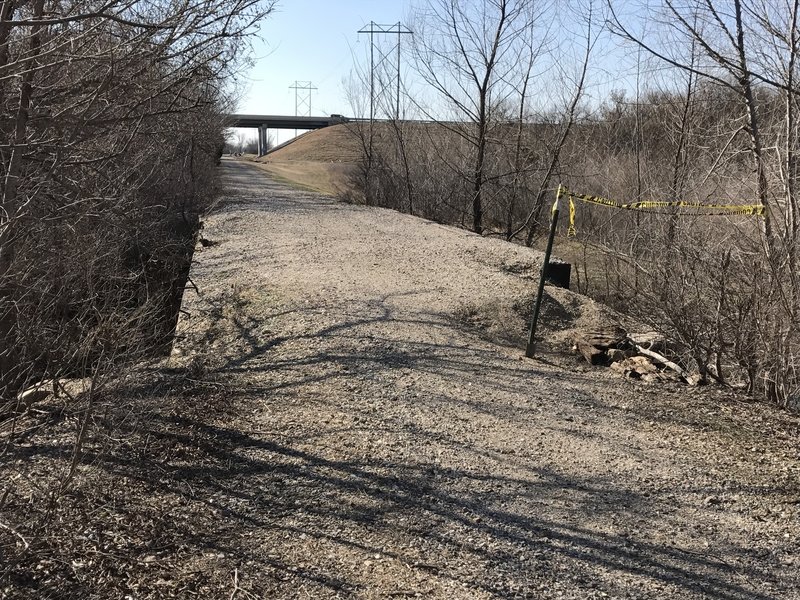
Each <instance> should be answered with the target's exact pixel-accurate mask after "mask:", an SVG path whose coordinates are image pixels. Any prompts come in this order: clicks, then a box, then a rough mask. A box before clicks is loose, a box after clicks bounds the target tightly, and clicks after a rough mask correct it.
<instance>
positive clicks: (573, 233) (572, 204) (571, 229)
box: [567, 196, 578, 237]
mask: <svg viewBox="0 0 800 600" xmlns="http://www.w3.org/2000/svg"><path fill="white" fill-rule="evenodd" d="M577 234H578V231H577V230H576V229H575V202H573V200H572V196H570V197H569V229H567V237H575V236H576V235H577Z"/></svg>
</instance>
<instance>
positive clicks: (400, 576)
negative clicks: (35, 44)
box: [164, 161, 800, 599]
mask: <svg viewBox="0 0 800 600" xmlns="http://www.w3.org/2000/svg"><path fill="white" fill-rule="evenodd" d="M222 168H223V169H224V171H225V177H226V183H227V192H226V195H225V197H224V198H223V202H222V204H221V206H220V208H219V209H218V210H217V211H216V212H215V213H214V214H213V215H212V216H211V217H210V218H208V219H207V221H206V224H205V229H204V231H203V235H204V237H205V238H206V240H207V242H211V243H210V244H208V245H207V247H202V248H201V247H198V252H197V254H196V255H195V264H194V265H193V270H192V281H193V282H194V284H195V285H196V286H197V288H198V289H199V291H200V293H199V295H198V294H194V293H187V296H188V297H187V299H186V301H185V306H184V308H185V309H186V311H187V313H188V315H189V316H188V317H186V318H183V319H182V321H181V324H180V333H181V340H180V342H179V344H178V346H177V348H176V350H175V352H174V355H173V358H172V359H171V360H172V361H173V363H174V365H182V366H183V368H186V369H192V372H194V373H196V378H197V379H198V380H204V379H208V380H212V379H213V381H219V382H221V383H220V385H222V386H224V389H225V390H226V392H225V395H226V401H227V402H228V403H229V410H227V411H225V413H224V414H222V415H220V414H215V413H211V412H209V413H207V414H204V412H203V410H202V399H201V398H199V397H198V398H197V399H196V402H197V403H198V406H199V407H201V409H200V410H199V411H198V412H199V414H197V415H195V417H193V418H192V419H188V420H187V422H184V423H182V425H181V427H184V428H187V429H191V430H192V431H194V432H195V433H196V436H197V437H196V439H197V442H196V446H197V451H198V452H201V453H202V461H201V462H202V468H200V467H196V466H195V467H193V466H192V464H193V463H191V462H187V463H186V466H185V468H184V469H183V470H181V469H180V468H177V470H176V471H172V477H173V479H174V481H175V482H176V483H174V485H173V486H172V490H171V491H170V492H169V493H171V494H174V496H175V498H178V499H179V498H181V497H182V494H183V495H185V498H184V503H186V504H189V505H191V504H192V503H198V502H201V503H202V505H203V506H204V507H205V508H206V509H208V510H210V511H211V517H210V518H209V520H208V521H207V522H205V524H203V525H202V526H201V527H200V526H198V527H200V530H199V531H197V532H196V537H197V538H199V539H200V540H201V541H200V542H197V543H195V545H194V546H192V548H195V549H196V548H201V547H202V548H204V550H203V551H200V550H196V551H194V553H193V552H187V551H185V550H184V552H183V553H179V554H177V555H175V556H172V558H170V560H171V561H172V562H171V563H170V564H171V565H172V567H171V568H172V569H173V576H174V577H176V578H179V576H178V575H175V574H176V573H177V574H180V573H197V572H203V573H204V575H205V580H204V581H205V583H204V584H203V585H204V586H205V587H203V586H202V585H201V586H200V587H199V588H196V593H199V594H200V595H201V596H202V597H207V598H234V597H236V598H254V597H255V598H364V599H367V598H403V597H411V598H414V597H422V598H441V599H459V598H465V599H466V598H581V599H585V598H687V599H688V598H720V599H722V598H725V599H734V598H736V599H740V598H741V599H744V598H748V599H766V598H780V599H791V598H800V574H799V573H800V549H798V533H800V483H799V482H800V444H799V443H798V439H800V434H799V433H798V432H799V431H800V428H799V427H798V419H797V418H795V417H792V416H791V415H788V414H785V413H781V412H779V411H777V410H773V409H772V408H770V407H767V406H763V405H759V404H754V403H749V402H747V401H745V399H742V398H736V397H734V396H733V395H731V394H730V393H726V392H724V391H721V390H714V389H692V388H688V387H686V386H683V385H680V384H677V383H676V384H664V385H657V386H656V385H653V386H648V385H644V384H640V383H636V382H631V381H628V380H625V379H622V378H620V377H618V376H616V375H614V374H612V373H610V371H609V370H607V369H602V368H589V367H588V366H584V365H582V364H581V363H580V362H579V361H578V360H577V359H576V358H575V357H572V356H569V355H567V354H565V353H563V352H561V350H563V348H564V339H565V338H564V337H563V335H561V337H559V335H560V334H559V331H561V333H563V329H564V328H568V327H570V326H574V325H575V323H578V322H580V321H581V320H582V319H583V320H584V321H587V322H592V321H595V320H597V319H598V318H599V316H601V315H602V314H603V311H602V309H601V308H600V307H597V306H596V305H594V304H593V303H591V302H589V301H587V300H586V299H582V298H580V297H578V296H576V295H573V294H570V293H569V292H563V291H561V292H557V291H551V296H550V298H549V300H548V307H547V312H546V316H548V315H549V322H551V323H556V324H557V325H558V327H555V329H553V330H545V335H546V336H547V340H546V341H545V342H544V343H543V345H542V348H543V349H544V350H545V351H544V352H543V353H542V356H541V358H539V359H536V360H528V359H524V358H522V350H521V348H520V347H519V341H520V340H521V339H522V338H523V334H524V317H525V316H527V315H525V314H524V313H525V312H526V310H525V308H524V307H525V306H526V304H525V301H524V299H525V298H530V297H531V296H532V295H533V293H534V290H535V281H534V280H535V273H536V269H537V268H538V264H539V262H538V261H540V260H541V257H540V255H539V254H538V253H536V252H534V251H532V250H529V249H527V248H522V247H518V246H515V245H512V244H507V243H505V242H501V241H497V240H492V239H486V238H481V237H480V236H477V235H474V234H471V233H468V232H465V231H462V230H459V229H455V228H451V227H445V226H442V225H438V224H435V223H432V222H429V221H425V220H422V219H418V218H415V217H412V216H409V215H404V214H400V213H397V212H394V211H389V210H384V209H378V208H370V207H362V206H352V205H346V204H341V203H337V202H335V201H334V200H332V199H330V198H327V197H324V196H320V195H314V194H311V193H308V192H301V191H297V190H293V189H290V188H288V187H285V186H282V185H279V184H277V183H275V182H272V181H270V180H269V179H267V178H266V176H265V175H264V173H263V172H262V171H261V170H259V169H258V168H256V167H254V166H252V165H248V164H246V163H243V162H236V161H224V163H223V167H222ZM521 299H522V300H521ZM173 467H174V465H173ZM184 490H190V491H184ZM164 493H167V492H164ZM187 510H188V509H187ZM197 522H198V523H201V521H197ZM165 560H166V559H165Z"/></svg>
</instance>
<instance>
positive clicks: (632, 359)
mask: <svg viewBox="0 0 800 600" xmlns="http://www.w3.org/2000/svg"><path fill="white" fill-rule="evenodd" d="M666 346H667V344H666V340H665V339H664V337H663V336H661V335H659V334H658V333H655V332H647V333H628V332H626V331H625V330H623V329H621V328H617V329H613V330H605V331H589V332H586V333H583V334H580V335H578V336H576V337H575V346H574V350H575V351H576V352H579V353H580V354H581V355H583V357H584V358H585V359H586V361H587V362H588V363H589V364H590V365H602V366H608V367H610V368H611V369H613V370H614V371H617V372H618V373H620V374H622V375H623V376H625V377H629V378H631V379H640V380H642V381H646V382H663V381H683V382H686V383H689V384H693V385H694V384H696V383H697V381H696V378H695V377H693V376H692V375H689V374H688V373H687V372H686V370H685V369H684V368H683V367H682V366H680V365H679V364H677V363H676V362H675V361H673V360H670V359H669V358H667V357H666V356H665V355H664V353H665V351H666Z"/></svg>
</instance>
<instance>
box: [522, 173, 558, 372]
mask: <svg viewBox="0 0 800 600" xmlns="http://www.w3.org/2000/svg"><path fill="white" fill-rule="evenodd" d="M559 200H561V186H559V187H558V194H557V196H556V204H555V206H554V207H553V215H552V217H551V219H550V235H549V236H548V238H547V249H546V250H545V251H544V262H543V263H542V274H541V276H540V277H539V291H538V292H537V293H536V303H535V304H534V305H533V317H532V318H531V330H530V333H529V334H528V345H527V347H526V348H525V356H527V357H528V358H533V356H534V354H535V353H536V323H537V321H538V320H539V309H540V308H541V307H542V297H543V296H544V281H545V279H546V278H547V265H548V264H549V263H550V253H551V252H552V250H553V239H554V238H555V236H556V225H558V203H559Z"/></svg>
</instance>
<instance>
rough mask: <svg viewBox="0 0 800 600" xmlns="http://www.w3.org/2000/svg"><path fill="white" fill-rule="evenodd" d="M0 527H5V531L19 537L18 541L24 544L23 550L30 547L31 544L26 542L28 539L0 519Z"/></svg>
mask: <svg viewBox="0 0 800 600" xmlns="http://www.w3.org/2000/svg"><path fill="white" fill-rule="evenodd" d="M0 528H2V529H5V530H6V531H9V532H11V533H12V534H13V535H15V536H17V537H18V538H19V539H20V541H21V542H22V543H23V544H24V545H25V550H27V549H28V548H30V547H31V545H30V544H29V543H28V540H26V539H25V538H24V537H22V534H21V533H20V532H19V531H17V530H16V529H14V528H13V527H11V525H6V524H5V523H3V522H2V521H0Z"/></svg>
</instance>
